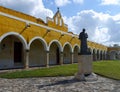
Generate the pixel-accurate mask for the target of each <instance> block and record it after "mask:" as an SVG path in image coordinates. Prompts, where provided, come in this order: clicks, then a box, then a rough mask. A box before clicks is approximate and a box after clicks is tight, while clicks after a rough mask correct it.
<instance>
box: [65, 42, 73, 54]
mask: <svg viewBox="0 0 120 92" xmlns="http://www.w3.org/2000/svg"><path fill="white" fill-rule="evenodd" d="M66 45H68V46H69V47H70V52H71V53H72V52H73V49H72V45H71V44H70V43H69V42H66V43H65V44H64V45H63V50H64V48H65V46H66Z"/></svg>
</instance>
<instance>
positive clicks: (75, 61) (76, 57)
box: [73, 46, 80, 63]
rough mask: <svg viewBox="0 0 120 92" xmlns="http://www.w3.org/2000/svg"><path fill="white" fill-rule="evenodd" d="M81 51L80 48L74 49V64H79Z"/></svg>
mask: <svg viewBox="0 0 120 92" xmlns="http://www.w3.org/2000/svg"><path fill="white" fill-rule="evenodd" d="M79 52H80V51H79V47H78V46H75V47H74V52H73V53H74V61H73V63H78V53H79Z"/></svg>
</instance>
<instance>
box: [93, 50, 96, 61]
mask: <svg viewBox="0 0 120 92" xmlns="http://www.w3.org/2000/svg"><path fill="white" fill-rule="evenodd" d="M93 61H96V51H95V49H93Z"/></svg>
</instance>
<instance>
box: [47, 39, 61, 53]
mask: <svg viewBox="0 0 120 92" xmlns="http://www.w3.org/2000/svg"><path fill="white" fill-rule="evenodd" d="M53 42H55V43H56V44H57V46H58V47H59V49H60V51H61V52H63V48H62V45H61V43H60V42H59V41H58V40H52V41H51V42H50V43H49V46H48V51H49V50H50V46H51V44H52V43H53Z"/></svg>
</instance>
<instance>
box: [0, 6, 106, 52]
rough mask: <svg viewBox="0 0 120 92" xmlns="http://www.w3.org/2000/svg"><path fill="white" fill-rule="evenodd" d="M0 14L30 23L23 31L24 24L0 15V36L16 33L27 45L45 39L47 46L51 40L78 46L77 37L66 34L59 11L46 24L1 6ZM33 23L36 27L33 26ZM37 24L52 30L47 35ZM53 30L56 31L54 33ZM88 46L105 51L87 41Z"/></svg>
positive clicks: (66, 30) (45, 29)
mask: <svg viewBox="0 0 120 92" xmlns="http://www.w3.org/2000/svg"><path fill="white" fill-rule="evenodd" d="M0 12H3V13H5V14H8V15H12V16H15V17H17V18H21V19H24V20H28V21H31V22H32V23H30V27H29V28H27V29H25V30H24V28H25V26H26V23H25V22H23V21H20V20H17V19H14V18H9V17H6V16H3V15H0V36H2V35H3V34H5V33H8V32H17V33H19V34H20V35H22V36H23V37H24V38H25V39H26V41H27V43H29V41H30V40H31V39H32V38H34V37H42V38H43V39H45V41H46V42H47V44H49V43H50V42H51V41H52V40H58V41H59V42H60V43H61V44H62V46H63V45H64V44H65V43H66V42H69V43H70V44H71V45H72V47H73V46H74V45H75V44H77V45H78V46H80V41H79V39H78V37H77V36H76V35H74V34H71V33H68V27H67V26H66V24H64V21H63V19H62V16H61V14H60V12H59V11H58V12H57V13H56V14H55V16H54V17H53V19H51V20H50V19H48V20H47V23H44V22H43V21H42V20H41V19H37V18H35V17H32V16H30V15H26V14H24V13H21V12H18V11H14V10H11V9H8V8H4V7H2V6H0ZM56 17H58V24H56V21H55V19H56ZM59 18H60V19H61V21H62V25H60V20H59ZM34 23H36V24H38V25H35V24H34ZM39 24H40V25H43V26H45V27H49V28H52V29H49V30H50V32H48V33H47V30H48V29H47V28H45V27H44V28H43V27H41V26H39ZM54 29H55V30H58V31H55V30H54ZM61 34H63V35H64V36H61ZM88 45H89V47H90V48H92V49H94V48H97V49H100V50H104V51H107V46H104V45H101V44H97V43H95V42H91V41H88Z"/></svg>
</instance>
